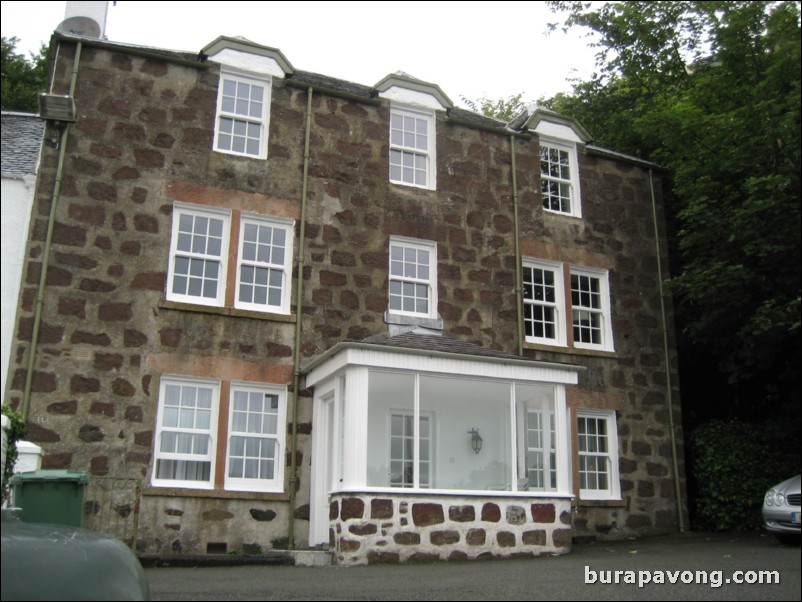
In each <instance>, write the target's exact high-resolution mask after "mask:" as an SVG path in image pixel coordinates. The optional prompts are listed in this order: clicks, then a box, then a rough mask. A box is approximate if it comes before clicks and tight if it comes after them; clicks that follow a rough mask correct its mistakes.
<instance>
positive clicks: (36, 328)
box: [20, 42, 83, 422]
mask: <svg viewBox="0 0 802 602" xmlns="http://www.w3.org/2000/svg"><path fill="white" fill-rule="evenodd" d="M58 48H60V46H59V47H58ZM82 48H83V45H82V43H81V42H78V44H77V46H76V50H75V59H74V60H73V64H72V76H71V78H70V92H69V95H70V96H72V97H73V98H74V97H75V86H76V83H77V81H78V65H79V63H80V61H81V50H82ZM55 61H58V51H57V52H56V59H55ZM55 61H54V62H55ZM51 90H52V80H51ZM51 127H57V126H54V125H51ZM69 135H70V124H69V123H65V124H64V129H63V130H62V131H61V132H60V133H59V153H58V166H57V168H56V181H55V184H54V186H53V196H52V197H51V199H50V215H49V216H48V220H47V234H46V235H45V247H44V250H43V252H42V268H41V271H40V273H39V285H38V287H37V289H36V301H35V306H34V315H33V330H32V332H31V347H30V349H29V350H28V365H27V370H26V373H25V386H24V388H23V390H22V403H21V404H20V405H21V408H20V413H21V414H22V420H23V421H24V422H27V421H28V414H29V413H30V409H31V390H32V389H33V370H34V365H35V364H36V351H37V348H38V346H39V332H40V330H41V328H42V311H43V307H44V302H45V286H46V283H47V270H48V263H49V261H50V248H51V246H52V244H53V231H54V229H55V226H56V210H57V209H58V202H59V198H60V196H61V181H62V178H63V177H64V159H65V156H66V153H67V141H68V140H69V137H70V136H69Z"/></svg>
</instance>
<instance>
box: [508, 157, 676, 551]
mask: <svg viewBox="0 0 802 602" xmlns="http://www.w3.org/2000/svg"><path fill="white" fill-rule="evenodd" d="M580 166H581V172H580V173H581V189H582V212H583V217H582V219H581V220H567V219H565V218H561V217H559V216H554V215H551V214H548V213H546V212H543V215H542V216H541V218H540V219H541V221H540V223H539V224H534V227H533V232H532V233H533V234H534V235H535V236H532V237H529V236H526V237H525V238H524V240H523V241H522V248H523V249H524V255H530V256H533V257H538V258H542V259H552V260H560V261H563V262H566V263H571V264H574V265H579V266H585V267H596V268H603V269H607V270H609V274H610V293H611V306H612V307H611V309H612V320H613V337H614V341H615V351H614V352H611V353H605V352H588V351H584V350H580V349H575V350H573V351H572V357H571V359H570V360H568V361H570V362H571V363H579V364H580V365H583V366H585V367H586V371H585V372H583V373H580V377H579V386H578V387H577V388H572V389H569V391H568V404H569V407H571V408H572V410H573V411H574V412H575V411H576V410H577V409H579V408H583V409H609V410H615V411H616V417H617V426H618V437H619V471H620V483H621V496H622V500H621V501H620V502H611V501H601V502H593V501H585V500H581V499H579V500H577V502H576V506H577V508H576V513H575V515H574V533H575V536H576V537H580V538H598V539H620V538H622V537H627V536H632V535H642V534H646V533H665V532H670V531H673V530H676V529H677V524H678V523H677V520H678V517H677V504H676V503H675V499H676V496H675V493H674V480H673V461H672V453H671V437H670V435H671V433H670V429H669V422H668V413H669V409H668V408H669V403H671V404H672V406H673V408H674V423H675V425H676V434H677V442H676V446H677V451H678V465H679V472H680V475H681V479H682V498H683V500H684V499H685V492H684V486H685V485H684V474H685V472H684V471H685V467H684V456H683V437H682V432H681V423H682V420H681V415H680V395H679V375H678V372H677V358H676V344H675V338H674V327H673V321H672V315H673V313H672V306H671V299H670V297H666V298H665V304H666V309H667V325H668V342H669V350H670V358H669V362H670V379H671V396H669V394H668V392H667V385H666V382H667V381H666V358H665V354H664V345H663V324H662V320H661V315H660V290H659V279H658V272H657V256H656V248H655V230H654V220H653V212H652V197H651V195H652V192H654V194H655V200H656V207H657V212H658V216H659V217H660V219H659V220H658V227H659V239H660V243H661V249H662V254H663V257H664V260H663V264H662V270H663V277H664V278H667V277H668V273H669V272H668V264H667V262H666V261H665V257H666V256H667V255H666V253H667V251H666V231H665V224H664V221H663V220H662V211H663V209H662V196H661V192H660V179H659V173H656V174H654V175H653V177H652V180H651V181H650V176H649V171H648V170H647V169H645V168H643V167H640V166H635V165H632V164H629V163H626V162H622V161H616V160H611V159H610V158H608V157H605V156H601V155H599V154H594V153H592V152H591V151H587V152H585V153H584V154H581V155H580ZM525 347H526V350H525V354H526V355H527V356H529V357H532V358H535V359H541V360H548V361H566V359H567V356H566V354H564V353H557V352H555V351H554V350H553V349H549V348H546V347H542V346H537V345H526V346H525ZM574 449H576V436H575V435H574ZM575 470H576V467H575ZM575 475H576V473H575ZM575 481H576V479H575ZM683 504H684V502H683ZM682 511H683V512H687V509H685V508H683V509H682Z"/></svg>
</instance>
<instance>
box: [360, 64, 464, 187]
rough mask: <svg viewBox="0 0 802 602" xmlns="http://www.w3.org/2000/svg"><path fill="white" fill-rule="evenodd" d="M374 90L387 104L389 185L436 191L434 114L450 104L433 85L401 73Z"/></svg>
mask: <svg viewBox="0 0 802 602" xmlns="http://www.w3.org/2000/svg"><path fill="white" fill-rule="evenodd" d="M374 90H375V91H376V92H377V93H378V94H379V96H380V97H382V98H385V99H387V100H389V101H390V157H389V163H390V182H392V183H393V184H402V185H405V186H416V187H418V188H426V189H428V190H436V189H437V156H436V152H435V148H436V142H435V141H436V136H435V114H436V112H437V111H446V110H448V109H450V108H452V107H453V106H454V104H453V103H452V102H451V100H449V98H448V96H446V95H445V94H443V91H442V90H441V89H440V87H439V86H437V85H436V84H430V83H427V82H424V81H422V80H419V79H417V78H414V77H412V76H411V75H408V74H407V73H403V72H401V71H399V72H397V73H394V74H392V75H388V76H387V77H385V78H384V79H382V80H381V81H380V82H379V83H377V84H376V85H375V86H374Z"/></svg>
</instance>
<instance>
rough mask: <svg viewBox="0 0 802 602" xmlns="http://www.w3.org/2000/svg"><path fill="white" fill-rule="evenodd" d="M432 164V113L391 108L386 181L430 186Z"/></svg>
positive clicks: (432, 185) (432, 171) (432, 182)
mask: <svg viewBox="0 0 802 602" xmlns="http://www.w3.org/2000/svg"><path fill="white" fill-rule="evenodd" d="M434 165H435V160H434V112H423V111H418V110H411V109H406V108H400V107H393V109H392V112H391V114H390V181H391V182H393V183H395V184H408V185H410V186H419V187H421V188H430V189H433V188H434Z"/></svg>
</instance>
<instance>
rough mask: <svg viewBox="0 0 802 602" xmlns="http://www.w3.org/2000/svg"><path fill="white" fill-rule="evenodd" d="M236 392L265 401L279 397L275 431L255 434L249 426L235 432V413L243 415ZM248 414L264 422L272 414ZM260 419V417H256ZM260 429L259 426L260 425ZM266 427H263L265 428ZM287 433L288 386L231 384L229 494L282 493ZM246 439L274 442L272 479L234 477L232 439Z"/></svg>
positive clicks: (226, 469)
mask: <svg viewBox="0 0 802 602" xmlns="http://www.w3.org/2000/svg"><path fill="white" fill-rule="evenodd" d="M237 392H242V393H246V394H248V395H253V394H256V395H261V396H262V399H264V398H265V397H267V396H275V397H276V398H277V402H278V403H277V406H278V407H277V408H276V412H275V420H276V432H275V433H269V432H268V433H265V432H256V431H255V430H254V429H253V428H249V427H252V426H253V425H252V424H250V425H248V426H246V430H245V431H242V430H235V429H234V425H235V416H234V414H235V412H241V409H240V408H237V407H236V404H235V397H236V393H237ZM247 413H248V414H251V413H252V414H259V413H261V414H262V417H261V418H262V420H264V419H265V418H266V417H267V415H269V414H271V413H270V412H264V411H262V412H249V411H247ZM257 420H258V418H257ZM257 426H258V425H257ZM262 428H264V427H262ZM286 431H287V387H286V386H278V385H268V384H257V383H252V382H232V383H231V389H230V396H229V412H228V440H227V442H226V464H225V474H226V476H225V488H226V490H230V491H263V492H281V491H283V490H284V464H285V461H284V458H285V456H286V451H287V450H286V449H285V439H286ZM239 436H247V437H249V438H253V439H259V440H260V441H261V442H265V441H273V445H274V464H273V476H272V478H246V477H240V476H231V463H232V459H233V458H232V456H233V455H234V450H233V445H232V439H233V437H239Z"/></svg>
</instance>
